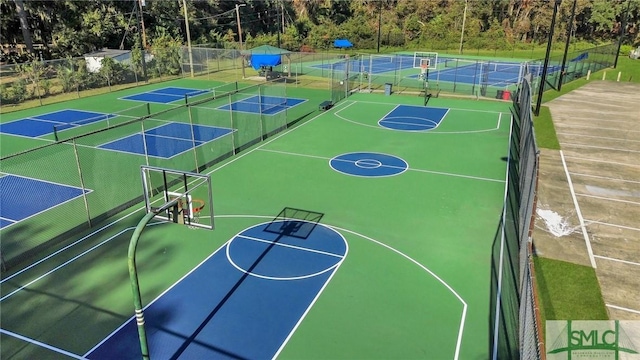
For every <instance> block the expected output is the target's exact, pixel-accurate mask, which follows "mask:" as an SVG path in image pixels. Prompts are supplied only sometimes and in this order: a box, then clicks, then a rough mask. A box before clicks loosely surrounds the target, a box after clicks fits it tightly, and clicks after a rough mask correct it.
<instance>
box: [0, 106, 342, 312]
mask: <svg viewBox="0 0 640 360" xmlns="http://www.w3.org/2000/svg"><path fill="white" fill-rule="evenodd" d="M340 105H341V104H339V105H337V106H336V107H338V106H340ZM321 115H322V114H319V115H316V116H315V117H313V118H311V119H309V121H307V122H306V123H303V124H301V125H300V126H298V127H294V128H292V129H291V130H289V131H286V132H284V133H282V134H280V135H278V136H276V137H274V138H273V139H271V140H269V141H267V142H265V143H263V144H261V145H259V146H257V147H255V148H253V149H251V150H249V151H247V152H245V153H242V154H240V155H237V156H235V157H234V158H232V159H231V160H230V161H229V162H227V163H224V164H222V165H221V166H219V167H217V168H215V169H212V170H211V171H209V172H208V174H212V173H213V172H215V171H217V170H219V169H222V168H223V167H225V166H227V165H229V164H231V163H233V162H235V161H237V160H239V159H241V158H243V157H244V156H246V155H248V154H250V153H252V152H254V151H255V150H257V149H259V148H261V147H262V146H265V145H267V144H269V143H270V142H272V141H274V140H276V139H278V138H280V137H281V136H284V135H286V134H288V133H290V132H292V131H294V130H295V129H297V128H300V127H302V126H304V125H306V124H308V123H310V122H312V121H313V120H315V119H316V118H318V117H320V116H321ZM144 209H145V208H144V207H142V208H139V209H138V210H134V211H132V212H131V213H129V214H127V215H125V216H123V217H122V218H120V219H117V220H115V221H113V222H111V223H109V224H107V225H105V226H103V227H101V228H99V229H97V230H95V231H93V232H91V233H89V234H87V235H86V236H84V237H82V238H80V239H78V240H76V241H75V242H73V243H71V244H69V245H67V246H65V247H63V248H62V249H60V250H58V251H56V252H54V253H52V254H50V255H48V256H46V257H44V258H42V259H41V260H38V261H37V262H35V263H33V264H31V265H29V266H27V267H26V268H24V269H22V270H20V271H17V272H16V273H15V274H13V275H11V276H8V277H6V278H4V279H2V280H0V284H2V283H4V282H5V281H8V280H10V279H12V278H13V277H15V276H18V275H20V274H22V273H24V272H26V271H27V270H29V269H31V268H33V267H35V266H37V265H39V264H41V263H42V262H44V261H46V260H48V259H50V258H52V257H54V256H56V255H58V254H60V253H61V252H63V251H65V250H68V249H69V248H71V247H73V246H75V245H77V244H79V243H81V242H83V241H84V240H86V239H88V238H90V237H92V236H94V235H96V234H98V233H99V232H101V231H103V230H105V229H107V228H109V227H111V226H113V225H115V224H117V223H118V222H120V221H122V220H124V219H126V218H128V217H129V216H132V215H134V214H135V213H137V212H138V211H142V210H144ZM128 229H132V228H128ZM114 238H115V237H111V238H109V239H114ZM42 277H43V276H42ZM42 277H40V278H42ZM23 288H24V287H23ZM1 301H2V299H0V302H1Z"/></svg>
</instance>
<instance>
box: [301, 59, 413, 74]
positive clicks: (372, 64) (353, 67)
mask: <svg viewBox="0 0 640 360" xmlns="http://www.w3.org/2000/svg"><path fill="white" fill-rule="evenodd" d="M413 61H414V59H413V56H399V55H391V56H388V57H385V56H381V57H374V58H371V59H365V60H363V61H359V60H350V61H349V70H350V71H353V72H366V73H371V74H380V73H385V72H388V71H395V70H402V69H411V68H413ZM311 67H314V68H317V69H332V68H333V70H338V71H344V70H345V62H344V61H340V62H337V63H335V64H318V65H312V66H311Z"/></svg>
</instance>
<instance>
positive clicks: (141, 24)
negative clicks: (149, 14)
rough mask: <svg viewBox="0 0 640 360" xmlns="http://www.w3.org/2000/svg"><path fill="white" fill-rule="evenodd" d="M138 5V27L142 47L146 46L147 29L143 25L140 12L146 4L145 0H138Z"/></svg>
mask: <svg viewBox="0 0 640 360" xmlns="http://www.w3.org/2000/svg"><path fill="white" fill-rule="evenodd" d="M138 5H139V7H140V28H141V29H142V48H143V49H146V48H147V31H146V30H145V27H144V14H143V13H142V8H143V7H144V6H145V5H146V3H145V0H138Z"/></svg>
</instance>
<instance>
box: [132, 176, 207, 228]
mask: <svg viewBox="0 0 640 360" xmlns="http://www.w3.org/2000/svg"><path fill="white" fill-rule="evenodd" d="M140 169H141V176H142V188H143V193H144V194H143V196H144V202H145V209H146V211H147V213H150V212H158V209H160V208H161V207H163V205H164V204H166V203H168V202H170V201H171V200H174V199H176V198H177V199H178V202H177V204H176V205H175V206H172V207H171V208H169V209H167V210H163V211H161V212H159V213H158V214H157V215H156V218H159V219H164V220H166V221H171V222H175V223H178V224H184V225H187V226H190V227H197V228H204V229H211V230H212V229H213V228H214V221H213V220H214V216H213V193H212V191H211V177H210V176H209V175H205V174H197V173H191V172H186V171H181V170H172V169H164V168H159V167H153V166H146V165H142V166H141V167H140Z"/></svg>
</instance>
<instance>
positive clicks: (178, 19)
mask: <svg viewBox="0 0 640 360" xmlns="http://www.w3.org/2000/svg"><path fill="white" fill-rule="evenodd" d="M556 2H557V3H559V6H558V12H557V21H556V29H555V38H556V40H563V39H564V38H566V36H567V35H570V36H572V37H574V38H575V39H577V40H579V41H588V42H591V43H600V42H608V41H612V40H617V39H618V38H619V36H620V34H621V33H622V32H623V31H624V34H625V35H626V36H625V37H624V44H626V45H634V46H636V45H637V44H638V42H639V41H640V38H639V36H638V26H639V25H640V0H351V1H348V0H241V1H227V0H86V1H85V0H82V1H81V0H56V1H26V0H0V43H1V44H24V45H25V46H26V47H27V48H29V49H30V52H29V53H30V54H31V57H32V58H33V57H41V58H44V59H50V58H66V57H75V56H80V55H82V54H85V53H87V52H90V51H93V50H97V49H101V48H114V49H118V48H120V49H132V48H134V47H135V45H136V44H137V43H143V46H144V47H146V48H150V47H151V46H152V45H153V44H154V42H158V41H165V42H166V41H168V39H170V40H171V41H176V42H179V43H183V44H184V43H186V40H187V33H186V26H185V25H186V22H185V15H184V8H183V6H185V5H186V7H187V9H186V10H187V11H186V18H187V19H188V25H189V26H188V27H189V36H190V38H191V41H192V44H194V45H204V44H207V46H212V47H225V46H230V45H229V44H233V43H237V42H238V40H239V34H238V27H239V26H238V25H240V27H241V29H242V35H243V38H244V39H243V40H244V41H245V42H246V43H247V45H248V46H251V45H254V44H255V45H259V44H265V43H266V44H271V45H275V46H280V47H282V48H285V49H288V50H292V51H300V50H301V49H302V50H310V51H311V50H321V49H328V48H331V47H332V45H333V40H335V39H336V38H347V39H349V40H350V41H351V42H352V43H354V45H355V46H356V48H359V49H375V48H376V47H379V46H380V45H382V46H386V47H397V48H406V49H422V50H428V49H438V50H440V49H457V48H458V46H459V45H461V47H464V48H478V49H495V50H505V49H515V48H524V47H527V46H531V45H532V44H533V45H536V44H544V43H546V41H547V38H548V35H549V33H550V30H551V29H550V26H551V18H552V12H553V8H554V4H555V3H556ZM574 6H575V9H574ZM571 14H574V16H573V22H572V23H571V25H570V24H569V22H570V19H571V18H572V17H571ZM237 15H239V19H240V24H238V21H237V19H238V16H237ZM34 44H38V45H39V46H38V49H39V50H35V47H34ZM15 55H16V54H11V55H8V54H5V55H4V57H5V59H4V60H5V61H14V62H15V61H20V60H22V61H26V60H28V59H19V58H15ZM10 56H14V58H7V57H10Z"/></svg>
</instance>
